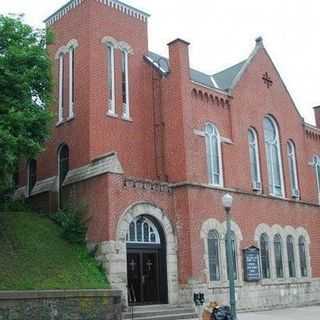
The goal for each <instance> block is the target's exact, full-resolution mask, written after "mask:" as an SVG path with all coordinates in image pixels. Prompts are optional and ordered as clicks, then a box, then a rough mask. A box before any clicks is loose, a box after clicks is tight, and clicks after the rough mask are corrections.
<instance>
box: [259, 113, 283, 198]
mask: <svg viewBox="0 0 320 320" xmlns="http://www.w3.org/2000/svg"><path fill="white" fill-rule="evenodd" d="M264 119H269V120H270V121H271V122H272V123H273V125H274V128H275V131H276V141H277V145H278V148H277V152H278V159H279V171H280V184H281V195H280V196H279V195H277V194H276V193H275V184H274V173H273V166H271V168H270V170H271V176H272V181H269V188H270V183H271V184H272V189H271V190H269V192H270V195H272V196H274V197H278V198H285V194H286V192H285V186H284V178H283V166H282V163H283V162H282V155H281V144H280V136H279V128H278V125H277V123H276V121H275V120H274V119H273V117H271V116H270V115H267V116H265V117H264ZM264 134H265V132H264ZM264 144H265V148H266V153H268V150H267V148H268V146H270V144H268V143H267V141H266V138H265V139H264ZM267 166H268V163H267ZM268 170H269V169H268ZM268 175H269V174H268ZM268 178H269V177H268Z"/></svg>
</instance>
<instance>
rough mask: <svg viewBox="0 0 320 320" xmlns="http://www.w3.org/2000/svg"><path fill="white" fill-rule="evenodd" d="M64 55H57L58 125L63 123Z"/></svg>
mask: <svg viewBox="0 0 320 320" xmlns="http://www.w3.org/2000/svg"><path fill="white" fill-rule="evenodd" d="M63 75H64V55H63V54H62V53H61V54H60V55H59V106H58V123H61V122H63V96H64V95H63V87H64V83H63V82H64V77H63Z"/></svg>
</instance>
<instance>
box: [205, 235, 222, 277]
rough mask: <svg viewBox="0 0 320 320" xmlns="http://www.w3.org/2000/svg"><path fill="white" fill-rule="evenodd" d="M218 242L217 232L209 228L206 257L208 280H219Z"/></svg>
mask: <svg viewBox="0 0 320 320" xmlns="http://www.w3.org/2000/svg"><path fill="white" fill-rule="evenodd" d="M219 244H220V242H219V233H218V232H217V231H216V230H210V231H209V233H208V259H209V275H210V281H219V280H220V257H219V255H220V245H219Z"/></svg>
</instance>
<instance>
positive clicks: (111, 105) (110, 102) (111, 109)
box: [107, 42, 116, 116]
mask: <svg viewBox="0 0 320 320" xmlns="http://www.w3.org/2000/svg"><path fill="white" fill-rule="evenodd" d="M109 50H110V55H109ZM114 50H115V47H114V45H113V44H112V43H111V42H108V43H107V85H108V86H109V73H111V81H112V88H111V99H110V98H109V90H110V88H109V87H108V94H107V109H108V110H107V113H108V114H109V115H112V116H115V115H116V101H115V100H116V95H115V62H114V61H115V58H114ZM109 59H111V61H110V62H111V70H109Z"/></svg>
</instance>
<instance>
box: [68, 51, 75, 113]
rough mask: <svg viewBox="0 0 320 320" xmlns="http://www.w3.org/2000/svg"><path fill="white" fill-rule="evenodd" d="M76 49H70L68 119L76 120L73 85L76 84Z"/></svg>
mask: <svg viewBox="0 0 320 320" xmlns="http://www.w3.org/2000/svg"><path fill="white" fill-rule="evenodd" d="M74 50H75V48H74V47H70V48H69V50H68V51H69V117H68V119H73V118H74V101H73V97H74V92H73V90H74V89H75V88H73V84H74V81H75V79H74V70H73V64H74Z"/></svg>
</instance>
